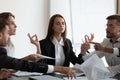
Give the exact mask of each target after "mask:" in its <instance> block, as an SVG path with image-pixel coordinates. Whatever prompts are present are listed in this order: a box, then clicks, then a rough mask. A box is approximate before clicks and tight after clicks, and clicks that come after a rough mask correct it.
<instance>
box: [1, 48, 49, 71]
mask: <svg viewBox="0 0 120 80" xmlns="http://www.w3.org/2000/svg"><path fill="white" fill-rule="evenodd" d="M0 68H10V69H15V70H22V71H28V72H40V73H46V72H47V70H48V65H46V64H42V63H34V62H29V61H24V60H21V59H16V58H12V57H9V56H7V52H6V50H5V49H4V48H0Z"/></svg>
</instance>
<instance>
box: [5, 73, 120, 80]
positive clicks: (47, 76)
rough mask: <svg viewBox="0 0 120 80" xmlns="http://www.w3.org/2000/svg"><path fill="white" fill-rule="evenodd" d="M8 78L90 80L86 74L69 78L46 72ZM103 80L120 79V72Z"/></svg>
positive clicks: (9, 79)
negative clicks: (37, 74)
mask: <svg viewBox="0 0 120 80" xmlns="http://www.w3.org/2000/svg"><path fill="white" fill-rule="evenodd" d="M6 80H88V79H87V77H86V76H85V75H81V76H77V77H76V79H68V77H67V76H64V75H59V74H54V73H53V74H45V75H39V76H21V77H17V76H14V77H12V78H8V79H6ZM101 80H120V74H117V75H115V76H114V77H113V78H109V79H101Z"/></svg>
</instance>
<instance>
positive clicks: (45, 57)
mask: <svg viewBox="0 0 120 80" xmlns="http://www.w3.org/2000/svg"><path fill="white" fill-rule="evenodd" d="M38 56H39V57H40V58H41V59H55V58H52V57H49V56H44V55H42V54H38Z"/></svg>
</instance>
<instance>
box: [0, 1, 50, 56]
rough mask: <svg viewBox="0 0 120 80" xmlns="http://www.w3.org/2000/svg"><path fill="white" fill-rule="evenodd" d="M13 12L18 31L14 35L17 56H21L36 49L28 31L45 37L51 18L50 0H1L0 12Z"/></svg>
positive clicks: (40, 37) (41, 37) (39, 36)
mask: <svg viewBox="0 0 120 80" xmlns="http://www.w3.org/2000/svg"><path fill="white" fill-rule="evenodd" d="M6 11H7V12H12V13H13V14H14V15H15V16H16V23H17V26H18V27H17V32H16V35H15V36H12V41H13V42H14V44H15V53H16V54H15V56H16V57H18V58H20V57H23V56H25V55H28V54H30V53H34V52H35V51H36V49H35V46H34V45H32V44H30V41H29V38H28V37H27V33H28V32H29V33H31V35H33V34H37V35H38V38H39V39H43V38H44V37H45V35H46V31H47V23H48V18H49V14H48V13H49V0H0V12H6Z"/></svg>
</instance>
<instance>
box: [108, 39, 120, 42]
mask: <svg viewBox="0 0 120 80" xmlns="http://www.w3.org/2000/svg"><path fill="white" fill-rule="evenodd" d="M110 42H112V39H110ZM115 42H120V38H118V39H117V40H116V41H115Z"/></svg>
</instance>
